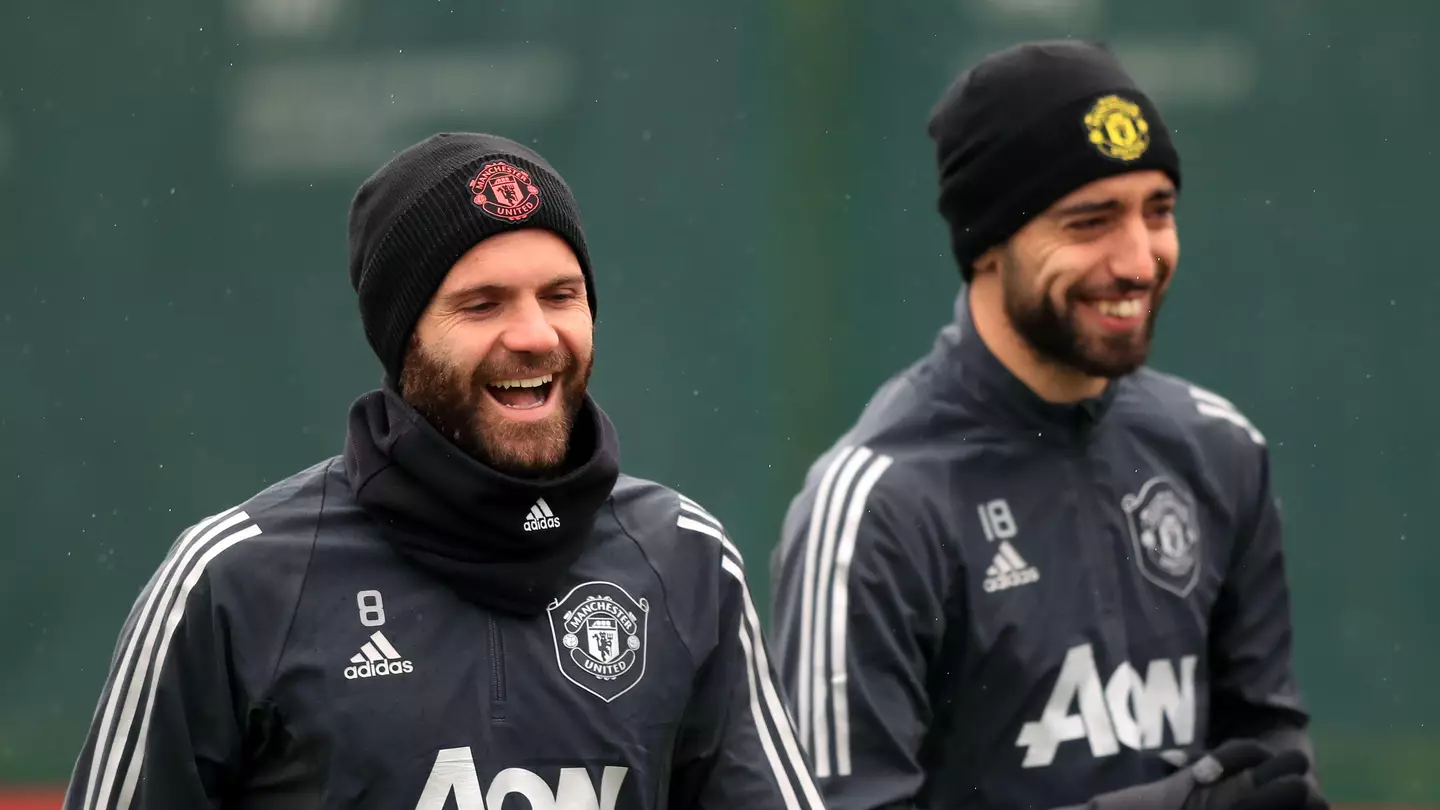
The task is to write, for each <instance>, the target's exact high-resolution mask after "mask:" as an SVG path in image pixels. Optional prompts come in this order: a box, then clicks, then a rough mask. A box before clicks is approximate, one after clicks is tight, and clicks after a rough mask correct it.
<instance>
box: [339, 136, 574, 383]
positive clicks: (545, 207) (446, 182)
mask: <svg viewBox="0 0 1440 810" xmlns="http://www.w3.org/2000/svg"><path fill="white" fill-rule="evenodd" d="M522 228H544V229H546V230H549V231H553V232H554V233H555V234H557V235H559V236H560V237H561V238H563V239H564V240H565V241H566V242H568V243H569V244H570V247H571V249H572V250H574V251H575V256H576V258H578V259H579V261H580V269H581V270H582V271H583V272H584V274H585V292H586V297H587V298H589V300H590V314H591V317H594V314H595V282H594V277H593V275H592V273H591V270H590V254H589V251H588V249H587V248H586V245H585V235H584V232H583V231H582V230H581V228H580V211H579V207H578V206H577V205H576V203H575V198H574V196H573V195H571V193H570V188H569V187H568V186H566V185H565V181H564V180H563V179H562V178H561V177H560V175H559V173H558V172H556V171H555V169H554V168H552V167H551V166H550V164H549V163H547V162H545V159H544V158H542V157H540V155H538V154H536V153H535V152H533V151H531V150H529V149H527V148H525V147H524V146H521V145H520V144H518V143H515V142H514V141H511V140H509V139H506V138H501V137H499V136H496V135H486V134H483V133H470V132H454V133H452V132H443V133H440V134H437V135H432V136H431V137H429V138H426V139H425V140H423V141H421V142H419V143H417V144H414V145H413V146H410V147H408V148H407V149H405V150H404V151H402V152H401V153H400V154H398V155H396V156H395V157H394V158H392V159H391V160H390V162H389V163H386V164H385V165H384V166H382V167H381V168H380V169H379V170H378V171H377V172H375V174H373V175H371V176H370V178H369V179H367V180H366V181H365V182H364V183H363V184H361V186H360V190H359V191H357V192H356V194H355V199H354V201H352V202H351V204H350V284H351V286H353V287H354V288H355V291H356V292H357V293H359V296H360V321H361V323H363V324H364V326H365V337H366V339H367V340H369V341H370V346H371V348H373V349H374V350H375V354H376V355H377V356H378V357H379V358H380V362H381V363H382V364H383V365H384V366H385V371H386V373H387V374H388V375H389V377H390V379H391V381H393V382H395V383H398V382H399V381H400V370H401V366H402V364H403V362H404V359H405V350H406V347H407V346H408V345H409V342H410V335H411V332H412V331H413V330H414V328H415V322H416V321H417V320H418V319H419V318H420V315H421V313H423V312H424V311H425V308H426V307H427V306H428V305H429V303H430V299H431V298H432V297H433V296H434V295H435V290H437V289H438V288H439V287H440V283H441V282H442V281H444V279H445V276H446V274H448V273H449V271H450V268H451V267H452V266H454V264H455V262H457V261H459V260H460V257H461V256H464V255H465V253H466V252H468V251H469V250H470V249H471V248H472V247H474V246H475V245H476V244H478V243H480V242H481V241H483V240H485V239H488V238H489V237H491V236H495V235H497V234H501V233H505V232H507V231H514V230H520V229H522Z"/></svg>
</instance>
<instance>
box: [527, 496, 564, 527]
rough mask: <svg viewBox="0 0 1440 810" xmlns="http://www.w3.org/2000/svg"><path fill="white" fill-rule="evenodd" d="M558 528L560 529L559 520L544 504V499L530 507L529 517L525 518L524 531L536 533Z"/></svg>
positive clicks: (548, 505) (546, 504)
mask: <svg viewBox="0 0 1440 810" xmlns="http://www.w3.org/2000/svg"><path fill="white" fill-rule="evenodd" d="M558 528H560V518H558V517H555V513H554V512H551V511H550V504H548V503H545V499H544V498H541V499H540V500H538V501H536V502H535V505H534V506H532V507H530V515H529V517H527V518H525V531H527V532H537V531H540V530H541V529H558Z"/></svg>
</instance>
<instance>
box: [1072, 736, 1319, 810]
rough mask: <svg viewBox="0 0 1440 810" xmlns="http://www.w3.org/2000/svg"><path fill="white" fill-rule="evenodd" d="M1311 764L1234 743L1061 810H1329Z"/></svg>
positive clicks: (1247, 743)
mask: <svg viewBox="0 0 1440 810" xmlns="http://www.w3.org/2000/svg"><path fill="white" fill-rule="evenodd" d="M1309 765H1310V763H1309V761H1308V760H1307V759H1306V758H1305V755H1304V754H1302V753H1301V752H1299V751H1286V752H1284V753H1281V754H1278V755H1276V754H1272V753H1270V751H1269V750H1267V749H1266V748H1265V747H1264V746H1262V745H1260V744H1259V743H1258V742H1255V741H1253V740H1230V741H1228V742H1225V743H1223V744H1221V745H1220V746H1219V747H1218V748H1216V749H1215V750H1213V751H1210V752H1208V753H1207V754H1205V756H1203V757H1201V758H1200V759H1199V761H1197V762H1196V763H1195V764H1193V765H1191V766H1189V767H1187V768H1182V769H1181V770H1179V771H1177V772H1176V773H1175V774H1173V775H1171V776H1167V777H1165V778H1164V779H1161V780H1159V781H1157V782H1149V783H1146V784H1143V785H1136V786H1134V787H1128V788H1125V789H1124V790H1117V791H1114V792H1113V793H1102V794H1100V795H1099V796H1096V797H1095V798H1093V799H1091V800H1090V801H1088V802H1086V803H1085V804H1083V805H1076V806H1075V807H1071V808H1061V810H1328V808H1327V807H1326V805H1325V803H1324V801H1323V800H1322V799H1320V797H1319V796H1318V795H1316V794H1315V793H1314V792H1313V791H1312V790H1311V788H1310V785H1309V783H1307V782H1306V781H1305V774H1306V772H1307V771H1308V770H1309Z"/></svg>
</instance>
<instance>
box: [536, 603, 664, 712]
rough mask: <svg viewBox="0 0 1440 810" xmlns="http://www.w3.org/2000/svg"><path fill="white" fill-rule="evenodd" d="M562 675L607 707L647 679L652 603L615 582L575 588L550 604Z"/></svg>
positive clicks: (556, 650)
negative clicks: (646, 661) (606, 704)
mask: <svg viewBox="0 0 1440 810" xmlns="http://www.w3.org/2000/svg"><path fill="white" fill-rule="evenodd" d="M547 610H548V612H549V615H550V631H551V634H552V635H553V636H554V637H555V659H556V661H557V662H558V663H559V665H560V673H561V674H562V675H564V676H565V678H566V679H567V680H569V681H570V682H571V683H573V684H575V685H576V686H578V687H580V688H581V689H584V690H585V691H586V692H589V693H590V694H592V695H594V696H596V697H598V698H600V699H601V700H603V701H605V702H606V703H609V702H610V701H612V700H614V699H615V698H618V697H620V696H621V695H623V694H625V693H626V692H628V691H630V690H631V689H632V688H634V686H635V684H637V683H639V682H640V679H641V678H642V677H644V675H645V653H646V645H647V638H648V636H647V633H646V630H647V627H648V619H649V618H650V603H649V602H648V601H647V600H646V599H644V598H643V597H642V598H640V599H639V600H636V599H635V598H633V597H631V596H630V594H629V593H628V592H627V591H626V590H625V589H624V588H622V587H620V586H619V585H616V584H615V583H613V582H586V583H583V584H580V585H576V586H575V587H574V588H572V589H571V590H570V593H568V594H566V595H565V596H564V597H563V598H560V599H557V600H555V601H554V602H551V603H550V606H549V607H548V608H547Z"/></svg>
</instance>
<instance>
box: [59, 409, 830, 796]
mask: <svg viewBox="0 0 1440 810" xmlns="http://www.w3.org/2000/svg"><path fill="white" fill-rule="evenodd" d="M577 424H579V429H578V430H577V438H576V442H575V444H576V446H577V447H589V448H592V449H593V452H591V453H590V454H589V458H588V460H585V457H584V454H583V453H581V454H579V455H580V457H581V458H580V463H577V464H572V465H571V466H572V468H573V469H572V471H571V472H570V473H569V474H567V475H566V476H565V477H563V478H561V479H559V480H556V481H550V482H547V483H534V482H528V481H521V480H517V479H511V478H508V477H506V476H503V475H500V474H498V473H496V472H494V471H492V470H490V469H489V468H486V467H483V466H482V465H480V464H478V463H477V462H475V461H473V460H472V459H470V458H469V457H467V456H465V455H463V454H461V453H460V452H459V451H457V450H455V448H454V447H452V446H451V445H450V444H449V443H448V442H446V441H445V440H444V439H443V438H441V436H440V435H439V434H438V433H437V432H436V431H434V430H433V429H431V428H430V427H429V425H428V423H426V422H424V421H423V420H422V419H420V418H418V416H417V415H416V413H415V412H414V411H413V410H411V409H409V407H408V406H406V405H405V404H404V403H403V402H401V401H400V400H399V398H398V397H397V396H396V395H394V394H393V393H392V392H391V391H390V390H389V389H388V388H387V389H382V390H381V391H376V392H374V393H372V394H369V395H367V396H365V397H362V398H361V399H360V400H359V401H358V402H357V403H356V405H355V407H354V408H353V409H352V412H351V420H350V430H349V436H348V443H347V447H346V450H345V453H344V455H343V456H339V457H336V458H333V459H330V460H327V461H324V462H323V463H320V464H317V465H316V466H314V467H312V468H311V469H308V470H306V471H304V472H301V473H299V474H297V475H295V476H294V477H292V478H290V479H288V480H285V481H282V482H280V483H278V484H276V485H274V486H271V487H269V488H268V489H266V490H265V491H263V492H261V493H260V494H258V495H256V496H254V497H252V498H250V499H249V500H247V501H245V502H244V503H242V504H240V505H238V506H235V507H232V508H229V509H226V510H224V511H221V512H218V513H216V514H214V515H211V516H210V517H207V518H205V519H203V520H200V521H198V522H196V523H195V524H194V525H193V526H191V527H190V528H189V529H188V530H187V531H185V532H184V533H183V534H182V535H181V536H180V537H179V539H178V540H177V541H176V542H175V544H174V545H173V547H172V548H171V549H170V552H169V554H168V555H167V556H166V557H165V559H164V561H163V562H162V564H161V565H160V566H159V568H158V570H157V571H156V573H155V575H154V576H153V577H152V578H151V580H150V582H149V584H148V585H147V586H146V587H145V588H144V590H143V591H142V592H141V594H140V596H139V598H138V599H137V600H136V602H135V603H134V608H133V610H132V611H131V612H130V614H129V617H128V619H127V620H126V621H125V623H124V627H123V630H122V631H121V633H120V638H119V642H118V644H117V646H116V648H115V651H114V656H113V659H112V661H111V665H110V670H109V674H108V677H107V679H106V681H105V687H104V691H103V693H102V695H101V697H100V700H99V703H98V705H97V707H96V710H95V715H94V721H93V724H92V725H91V727H90V730H89V734H88V736H87V738H86V739H85V742H84V746H83V751H82V753H81V755H80V757H79V761H78V762H77V763H76V766H75V769H74V775H73V779H72V781H71V783H70V786H69V791H68V794H67V795H66V798H65V802H64V807H65V808H66V810H82V809H83V810H92V808H93V810H115V809H118V810H179V809H180V808H184V810H199V808H222V807H223V808H261V809H263V810H275V809H277V808H285V809H286V810H288V809H289V808H377V810H378V808H384V810H399V809H401V808H403V810H411V808H414V810H442V808H458V810H486V809H488V810H513V809H514V808H530V809H531V810H625V809H628V808H636V809H637V810H638V809H639V808H647V809H648V808H665V807H675V808H692V807H693V808H716V809H717V810H718V809H722V808H743V810H822V808H821V802H820V800H819V798H818V794H817V791H816V788H815V786H814V785H813V783H812V781H811V779H810V777H809V775H808V771H807V769H806V767H805V765H804V760H803V755H802V752H801V750H800V749H799V747H798V742H797V740H796V738H795V735H794V731H793V729H792V727H791V725H790V724H789V720H788V719H787V717H786V715H785V711H784V708H783V704H782V701H781V695H780V692H779V690H778V689H777V683H776V681H775V680H774V679H773V678H772V665H771V663H770V661H769V659H768V657H767V655H766V650H765V644H764V641H763V636H762V632H761V626H760V623H759V619H758V618H757V616H756V613H755V609H754V607H753V606H752V602H751V595H750V593H749V592H748V590H747V586H746V578H745V572H744V567H743V565H744V564H743V562H742V560H741V557H740V554H739V553H738V552H737V551H736V550H735V547H734V546H733V545H732V543H731V542H730V540H729V539H728V538H727V536H726V534H725V530H724V529H723V528H722V527H721V524H720V522H719V521H717V520H716V519H715V518H714V517H712V516H711V515H710V514H708V513H707V512H706V511H705V510H704V509H703V508H701V507H700V506H698V505H696V504H695V503H694V502H692V501H690V500H688V499H686V498H685V497H683V496H681V495H679V494H677V493H676V492H674V491H672V490H670V489H667V488H665V487H662V486H660V485H658V484H654V483H650V482H648V481H643V480H639V479H636V478H631V477H628V476H624V475H620V474H619V472H618V452H617V450H616V444H615V439H614V431H613V428H612V426H611V425H610V423H609V421H608V420H607V419H606V418H605V416H604V414H603V413H602V412H600V410H599V409H598V408H597V407H595V406H594V403H593V402H588V401H587V403H586V406H585V408H584V410H583V411H582V413H581V415H580V418H579V419H578V420H577ZM507 797H508V798H507Z"/></svg>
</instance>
